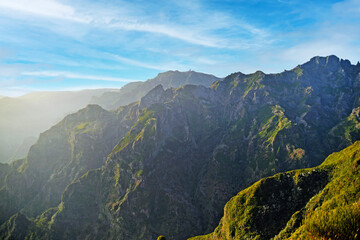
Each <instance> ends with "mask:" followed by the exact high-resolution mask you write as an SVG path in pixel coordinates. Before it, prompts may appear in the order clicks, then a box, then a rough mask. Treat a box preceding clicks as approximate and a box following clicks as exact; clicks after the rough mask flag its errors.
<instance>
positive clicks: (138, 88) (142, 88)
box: [91, 71, 220, 109]
mask: <svg viewBox="0 0 360 240" xmlns="http://www.w3.org/2000/svg"><path fill="white" fill-rule="evenodd" d="M218 80H220V78H218V77H215V76H213V75H210V74H205V73H199V72H194V71H187V72H179V71H168V72H164V73H159V74H158V75H157V76H156V77H155V78H152V79H149V80H147V81H145V82H133V83H128V84H126V85H125V86H123V87H122V88H121V89H120V90H119V91H111V92H105V93H103V94H102V95H101V96H98V97H94V98H93V99H92V101H91V103H95V104H99V105H100V106H102V107H103V108H105V109H115V108H117V107H120V106H124V105H127V104H129V103H132V102H137V101H139V100H140V99H141V98H142V97H143V96H145V95H146V94H147V93H148V92H149V91H150V90H151V89H153V88H154V87H156V86H157V85H162V86H163V88H164V89H168V88H178V87H182V86H185V85H187V84H192V85H202V86H205V87H209V86H210V85H211V84H212V83H213V82H215V81H218Z"/></svg>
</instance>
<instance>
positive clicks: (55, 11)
mask: <svg viewBox="0 0 360 240" xmlns="http://www.w3.org/2000/svg"><path fill="white" fill-rule="evenodd" d="M0 8H3V9H7V10H12V11H18V12H22V13H26V14H32V15H38V16H43V17H49V18H58V19H65V20H70V21H75V22H81V23H89V22H90V21H91V18H89V17H85V16H82V17H80V16H77V13H76V11H75V9H74V8H73V7H71V6H69V5H65V4H62V3H60V2H57V1H54V0H32V1H31V2H29V1H27V0H12V1H8V0H0Z"/></svg>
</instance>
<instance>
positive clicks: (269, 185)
mask: <svg viewBox="0 0 360 240" xmlns="http://www.w3.org/2000/svg"><path fill="white" fill-rule="evenodd" d="M359 163H360V142H356V143H355V144H353V145H351V146H350V147H348V148H346V149H344V150H342V151H341V152H337V153H334V154H331V155H330V156H329V157H328V158H327V159H326V160H325V161H324V163H322V164H321V165H320V166H319V167H315V168H310V169H302V170H295V171H290V172H286V173H279V174H276V175H275V176H273V177H269V178H265V179H262V180H260V181H258V182H256V183H255V184H253V185H252V186H250V187H249V188H247V189H245V190H243V191H241V192H240V193H238V194H237V195H236V196H235V197H233V198H232V199H231V200H230V201H229V202H228V203H227V204H226V205H225V209H224V216H223V218H222V219H221V221H220V224H219V226H218V227H217V228H216V229H215V231H214V232H213V233H211V234H208V235H206V236H199V237H194V238H191V239H193V240H205V239H212V240H215V239H228V240H231V239H276V240H278V239H358V234H359V233H360V205H359V204H360V203H359V197H360V176H359V166H360V165H359Z"/></svg>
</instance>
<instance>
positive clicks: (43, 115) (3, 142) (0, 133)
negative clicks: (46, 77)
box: [0, 89, 109, 162]
mask: <svg viewBox="0 0 360 240" xmlns="http://www.w3.org/2000/svg"><path fill="white" fill-rule="evenodd" d="M105 91H109V89H96V90H84V91H79V92H34V93H29V94H26V95H24V96H21V97H16V98H10V97H4V98H1V99H0V116H1V118H0V162H9V161H10V159H11V160H15V159H20V158H24V157H25V156H26V154H27V153H28V150H29V148H30V146H31V145H32V144H33V143H35V141H36V139H37V138H38V135H39V134H40V133H41V132H43V131H45V130H47V129H48V128H50V127H51V126H52V125H54V124H56V123H57V122H59V121H60V120H61V119H62V118H64V117H65V116H66V115H67V114H69V113H72V112H75V111H77V110H79V109H81V108H83V107H85V106H86V105H87V104H88V103H89V101H90V99H91V98H92V97H93V96H99V95H101V94H102V93H103V92H105Z"/></svg>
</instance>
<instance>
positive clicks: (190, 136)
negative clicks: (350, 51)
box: [0, 56, 360, 240]
mask: <svg viewBox="0 0 360 240" xmlns="http://www.w3.org/2000/svg"><path fill="white" fill-rule="evenodd" d="M170 73H174V72H170ZM167 74H169V72H168V73H164V75H161V74H160V75H159V76H161V79H162V80H161V85H156V84H157V83H159V82H156V81H154V80H152V81H154V82H156V84H155V83H154V85H151V87H149V88H151V90H150V91H148V92H147V93H144V92H146V91H145V90H141V91H143V92H141V91H140V90H139V92H137V91H138V90H136V91H135V92H136V93H138V95H137V94H135V93H131V94H130V95H132V96H138V97H139V96H141V98H140V97H139V101H137V99H135V100H134V101H135V102H132V103H129V104H128V102H126V101H125V100H124V101H125V102H122V101H123V100H119V99H121V98H120V97H119V95H120V94H119V93H117V94H111V95H112V96H111V97H109V98H108V96H106V97H105V95H108V94H105V93H104V94H103V95H102V96H101V97H99V98H96V99H97V101H99V102H100V99H107V100H106V101H105V100H104V101H103V102H108V103H110V105H108V104H105V105H106V106H107V108H109V106H112V104H115V105H116V104H118V105H121V104H122V103H124V104H128V105H124V106H120V107H118V108H115V109H112V110H105V109H103V108H102V107H100V106H99V105H95V104H91V105H88V106H87V107H86V108H84V109H81V110H79V111H78V112H76V113H73V114H70V115H68V116H66V117H65V118H64V119H63V120H62V121H60V122H59V123H58V124H56V125H55V126H53V127H51V128H50V129H49V130H47V131H45V132H43V133H42V134H40V137H39V138H38V140H37V142H36V143H35V144H34V145H33V146H32V147H31V148H30V150H29V152H28V154H27V156H26V157H25V158H24V159H20V160H17V161H14V162H12V163H11V164H2V165H1V166H0V189H1V190H0V222H1V223H2V226H1V227H0V237H1V238H4V239H6V238H8V239H10V238H15V239H23V238H26V239H134V240H135V239H145V240H147V239H149V240H150V239H156V238H157V237H158V236H159V235H164V236H165V237H167V238H168V239H176V240H177V239H179V240H180V239H187V238H190V237H193V236H197V235H203V234H209V235H204V236H199V237H196V238H195V239H271V238H273V237H275V238H276V239H286V238H293V239H294V238H303V239H308V238H307V237H309V236H310V237H313V238H315V239H316V237H318V238H319V239H321V238H322V237H328V236H325V235H324V234H327V233H328V232H329V234H330V232H331V231H330V230H329V229H335V230H334V231H335V235H331V236H330V237H331V238H332V239H336V238H335V237H333V236H345V235H340V234H339V232H340V231H341V228H340V227H339V228H336V226H335V227H334V226H331V224H332V223H330V224H327V223H326V222H327V219H334V218H335V216H337V214H339V216H342V215H343V216H344V218H339V219H340V220H339V221H333V223H334V224H337V223H338V225H339V226H340V225H341V224H342V225H344V224H345V225H346V223H347V222H346V221H353V220H352V219H355V220H354V221H355V225H354V226H355V227H354V229H355V230H354V229H350V230H345V232H350V233H354V234H353V235H351V236H350V238H349V239H351V238H354V239H356V236H355V235H356V234H357V233H358V231H359V230H358V229H359V228H358V227H359V225H356V222H359V221H356V220H357V219H358V218H357V217H358V203H357V199H358V197H357V196H358V189H359V187H358V180H357V177H358V175H357V172H356V171H358V154H357V153H358V150H359V143H355V142H356V140H358V139H359V138H360V135H359V134H360V132H359V129H360V122H359V121H360V116H359V114H360V102H359V99H360V98H359V97H360V91H359V89H360V64H357V65H352V64H351V63H350V62H349V61H348V60H342V59H339V58H338V57H336V56H328V57H314V58H312V59H311V60H310V61H309V62H306V63H304V64H302V65H299V66H297V67H295V68H293V69H291V70H289V71H284V72H282V73H278V74H265V73H263V72H261V71H257V72H255V73H253V74H243V73H241V72H238V73H233V74H231V75H229V76H227V77H225V78H223V79H217V78H215V77H214V76H211V75H201V76H202V77H203V78H204V79H205V78H206V79H208V82H210V81H213V83H212V84H211V86H210V87H207V86H206V84H202V83H201V82H206V81H205V80H204V79H200V80H201V81H200V80H199V81H198V82H196V83H197V84H198V85H185V86H180V87H178V88H172V87H171V86H170V85H165V84H164V82H167V80H166V79H168V77H167ZM188 75H194V73H193V72H188ZM159 76H158V77H159ZM199 78H200V77H199V76H196V74H195V77H194V79H199ZM155 79H156V78H155ZM159 79H160V77H159ZM169 79H171V80H169V81H170V82H172V81H175V80H174V79H177V78H175V77H174V78H171V77H170V78H169ZM190 79H191V78H190ZM149 81H150V80H149ZM159 81H160V80H159ZM184 81H185V82H186V81H188V80H184ZM186 83H188V82H186ZM146 84H149V83H134V84H132V85H130V86H128V87H127V88H128V89H130V90H126V93H129V92H132V91H134V89H138V87H139V86H144V85H146ZM162 85H165V86H162ZM142 89H147V88H142ZM120 91H121V90H120ZM120 91H119V92H120ZM115 95H116V96H115ZM124 96H125V93H124ZM124 98H125V97H124ZM96 99H95V98H93V101H95V100H96ZM114 99H118V100H114ZM101 101H102V100H101ZM103 104H104V103H103ZM115 105H113V106H115ZM354 143H355V144H354ZM352 144H354V145H352ZM348 146H350V147H349V148H347V149H345V150H343V151H342V152H339V153H335V154H332V155H331V156H329V157H328V158H327V159H326V160H325V161H324V159H325V158H326V157H327V156H328V155H330V154H331V153H333V152H337V151H340V150H342V149H344V148H346V147H348ZM321 163H322V164H321ZM319 164H321V165H320V166H319V167H316V166H318V165H319ZM300 168H307V169H303V170H293V169H300ZM309 168H310V169H309ZM291 170H293V171H291ZM287 171H290V172H287ZM279 172H285V173H279ZM274 174H276V175H274ZM271 175H274V176H273V177H269V176H271ZM261 178H264V179H262V180H260V179H261ZM252 184H254V185H252ZM340 186H344V187H342V188H341V187H340ZM345 186H346V187H345ZM234 196H235V197H234ZM344 199H346V200H344ZM229 200H230V201H229ZM224 206H225V210H223V209H224ZM347 212H351V214H347ZM341 214H342V215H341ZM319 216H320V217H319ZM347 216H351V217H350V218H351V219H350V220H349V219H347ZM352 217H353V218H352ZM274 219H275V220H274ZM219 222H220V223H219ZM351 226H353V225H351ZM356 228H357V230H356ZM214 229H215V231H214ZM324 229H325V230H324ZM336 229H338V230H336ZM213 231H214V232H213ZM337 231H338V232H337ZM338 239H341V238H338Z"/></svg>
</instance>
